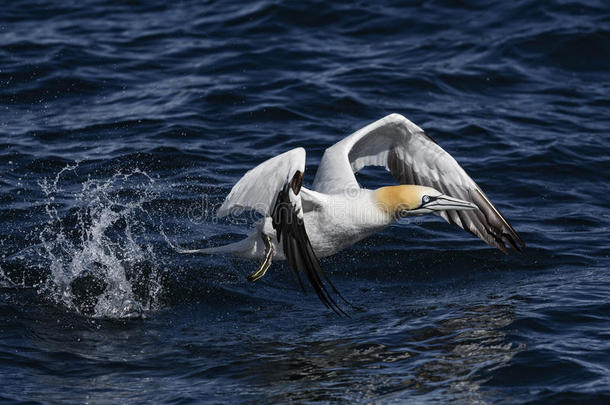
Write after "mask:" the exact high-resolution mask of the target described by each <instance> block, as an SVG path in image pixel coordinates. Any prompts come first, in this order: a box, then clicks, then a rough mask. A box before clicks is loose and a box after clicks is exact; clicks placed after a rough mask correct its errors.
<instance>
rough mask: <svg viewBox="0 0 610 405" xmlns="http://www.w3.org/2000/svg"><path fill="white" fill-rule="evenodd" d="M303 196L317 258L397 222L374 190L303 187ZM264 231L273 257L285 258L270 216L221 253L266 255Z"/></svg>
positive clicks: (307, 221)
mask: <svg viewBox="0 0 610 405" xmlns="http://www.w3.org/2000/svg"><path fill="white" fill-rule="evenodd" d="M301 196H302V199H303V210H304V215H303V221H304V223H305V228H306V229H307V234H308V235H309V240H310V242H311V245H312V247H313V249H314V251H315V252H316V255H317V256H318V257H326V256H330V255H333V254H335V253H337V252H339V251H341V250H343V249H345V248H347V247H348V246H351V245H353V244H354V243H356V242H358V241H360V240H362V239H364V238H366V237H367V236H369V235H372V234H374V233H376V232H379V231H380V230H382V229H383V228H385V227H387V226H388V225H390V224H391V223H392V222H393V221H394V218H393V217H392V216H391V215H388V214H387V213H386V212H384V211H383V210H381V209H379V207H378V206H377V203H376V200H375V195H374V191H373V190H367V189H358V190H355V189H354V190H350V191H348V192H346V193H339V194H321V193H318V192H315V191H313V190H309V189H306V188H302V189H301ZM261 232H262V233H264V234H266V235H269V236H271V239H272V241H273V248H274V255H273V256H274V258H275V259H281V260H283V259H284V252H283V248H282V243H281V242H279V243H278V241H277V238H276V236H275V235H276V231H275V230H274V229H273V225H272V223H271V218H270V217H266V218H265V219H264V220H263V221H261V222H259V223H258V224H257V226H256V227H255V228H254V229H253V231H252V233H251V234H250V235H249V236H248V237H247V238H246V239H244V240H242V241H239V242H237V243H234V244H231V245H227V246H223V247H222V248H224V250H223V251H222V253H232V254H234V255H236V256H241V257H246V258H261V257H263V256H264V253H265V244H264V242H263V240H262V238H261V236H260V235H261ZM219 253H220V252H219Z"/></svg>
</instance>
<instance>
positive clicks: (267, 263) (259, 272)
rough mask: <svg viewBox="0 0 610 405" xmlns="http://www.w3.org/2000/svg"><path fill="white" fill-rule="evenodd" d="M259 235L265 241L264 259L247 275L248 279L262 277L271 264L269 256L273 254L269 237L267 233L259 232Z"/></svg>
mask: <svg viewBox="0 0 610 405" xmlns="http://www.w3.org/2000/svg"><path fill="white" fill-rule="evenodd" d="M261 237H262V238H263V242H265V260H263V262H262V263H261V265H260V267H259V268H258V270H256V271H255V272H254V273H252V274H250V275H249V276H248V281H252V282H254V281H256V280H258V279H260V278H261V277H263V276H264V275H265V273H266V272H267V270H268V269H269V266H271V257H272V256H273V244H272V243H271V237H269V235H265V234H264V233H261Z"/></svg>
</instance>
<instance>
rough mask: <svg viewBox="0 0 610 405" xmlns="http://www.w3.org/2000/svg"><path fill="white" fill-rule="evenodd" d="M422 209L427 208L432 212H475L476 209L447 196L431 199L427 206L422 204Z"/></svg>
mask: <svg viewBox="0 0 610 405" xmlns="http://www.w3.org/2000/svg"><path fill="white" fill-rule="evenodd" d="M422 208H427V209H430V210H432V211H443V210H455V211H465V210H475V209H477V208H478V207H477V206H476V205H474V204H473V203H471V202H468V201H464V200H460V199H459V198H453V197H449V196H448V195H444V194H441V195H439V196H438V197H436V198H433V199H431V201H430V202H429V203H427V204H424V206H423V207H422Z"/></svg>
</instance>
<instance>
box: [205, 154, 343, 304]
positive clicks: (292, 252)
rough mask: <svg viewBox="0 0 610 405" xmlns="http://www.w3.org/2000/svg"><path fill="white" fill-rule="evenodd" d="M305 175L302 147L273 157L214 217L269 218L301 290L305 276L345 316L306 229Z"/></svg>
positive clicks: (250, 173)
mask: <svg viewBox="0 0 610 405" xmlns="http://www.w3.org/2000/svg"><path fill="white" fill-rule="evenodd" d="M304 172H305V149H303V148H296V149H292V150H290V151H288V152H285V153H283V154H281V155H278V156H276V157H273V158H271V159H269V160H267V161H265V162H263V163H261V164H260V165H258V166H256V167H255V168H254V169H252V170H250V171H248V172H247V173H246V174H245V175H244V176H243V177H242V178H241V179H240V180H239V181H238V182H237V183H236V184H235V186H233V189H232V190H231V192H230V193H229V195H228V196H227V198H226V199H225V201H224V202H223V204H222V206H221V207H220V208H219V209H218V211H217V213H216V215H218V216H219V217H222V216H226V215H229V214H232V215H239V214H241V213H243V212H244V211H246V210H253V211H256V212H258V213H260V214H262V215H265V216H268V217H271V219H272V223H273V228H274V229H275V231H276V235H277V240H278V242H281V243H282V248H283V250H284V255H285V256H286V260H287V262H288V265H289V266H290V268H291V269H292V271H294V273H295V274H296V276H297V279H298V281H299V284H300V285H301V288H302V289H303V290H305V288H304V286H303V282H302V280H301V276H300V274H304V275H305V276H306V278H307V280H308V281H309V283H310V284H311V286H312V287H313V289H314V291H315V292H316V294H317V295H318V297H319V298H320V300H321V301H322V302H323V303H324V305H326V306H327V307H328V308H330V309H332V310H333V311H335V312H337V313H342V314H345V312H343V310H342V309H341V308H340V307H339V306H338V305H337V303H336V302H335V300H334V299H333V297H332V296H331V294H330V293H329V291H328V288H327V287H326V285H328V286H329V287H330V289H331V290H332V291H333V292H334V293H335V294H337V295H338V296H340V297H341V294H339V292H338V291H337V289H336V288H335V287H334V286H333V284H332V283H331V282H330V280H329V279H328V277H327V276H326V274H325V273H324V271H323V270H322V268H321V267H320V263H319V261H318V258H317V256H316V254H315V252H314V250H313V248H312V246H311V242H310V241H309V237H308V236H307V231H306V230H305V223H304V221H303V202H302V199H301V193H300V191H301V185H302V183H303V173H304ZM341 298H343V297H341Z"/></svg>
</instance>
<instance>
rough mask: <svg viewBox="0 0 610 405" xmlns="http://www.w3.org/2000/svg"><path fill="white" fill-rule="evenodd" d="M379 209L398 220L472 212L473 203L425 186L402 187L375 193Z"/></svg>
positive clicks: (383, 189) (382, 188)
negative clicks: (455, 211) (445, 213)
mask: <svg viewBox="0 0 610 405" xmlns="http://www.w3.org/2000/svg"><path fill="white" fill-rule="evenodd" d="M375 198H376V200H377V201H376V202H377V205H378V206H379V208H380V209H381V210H383V211H385V212H386V213H388V214H390V215H393V216H395V217H397V218H402V217H406V216H407V215H421V214H429V213H431V212H435V211H442V210H472V209H476V208H477V206H476V205H474V204H473V203H471V202H468V201H464V200H460V199H458V198H453V197H450V196H448V195H445V194H443V193H441V192H440V191H438V190H436V189H434V188H432V187H425V186H415V185H400V186H388V187H381V188H379V189H377V190H376V191H375Z"/></svg>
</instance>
